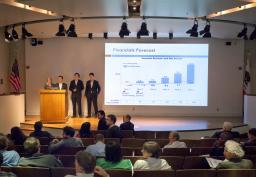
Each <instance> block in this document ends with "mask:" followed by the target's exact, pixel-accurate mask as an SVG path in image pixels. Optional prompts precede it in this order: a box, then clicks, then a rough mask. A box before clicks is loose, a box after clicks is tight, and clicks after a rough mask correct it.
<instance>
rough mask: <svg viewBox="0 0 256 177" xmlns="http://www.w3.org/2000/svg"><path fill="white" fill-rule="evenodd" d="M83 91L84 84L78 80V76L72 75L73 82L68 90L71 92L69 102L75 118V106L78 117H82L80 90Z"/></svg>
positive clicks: (76, 74)
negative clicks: (70, 101)
mask: <svg viewBox="0 0 256 177" xmlns="http://www.w3.org/2000/svg"><path fill="white" fill-rule="evenodd" d="M83 89H84V83H83V81H81V80H80V74H79V73H75V74H74V80H72V81H71V82H70V85H69V90H70V91H71V93H72V94H71V100H72V105H73V117H76V116H77V114H76V104H77V106H78V114H79V117H82V106H81V99H82V90H83Z"/></svg>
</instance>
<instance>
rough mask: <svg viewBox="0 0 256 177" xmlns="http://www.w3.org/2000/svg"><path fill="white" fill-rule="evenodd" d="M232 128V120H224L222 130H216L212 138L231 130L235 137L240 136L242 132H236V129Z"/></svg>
mask: <svg viewBox="0 0 256 177" xmlns="http://www.w3.org/2000/svg"><path fill="white" fill-rule="evenodd" d="M232 128H233V124H232V123H231V122H224V123H223V128H222V131H219V132H215V133H214V135H213V136H212V138H219V137H220V134H221V133H223V132H230V133H231V134H232V136H233V139H234V138H239V137H240V133H239V132H236V131H232Z"/></svg>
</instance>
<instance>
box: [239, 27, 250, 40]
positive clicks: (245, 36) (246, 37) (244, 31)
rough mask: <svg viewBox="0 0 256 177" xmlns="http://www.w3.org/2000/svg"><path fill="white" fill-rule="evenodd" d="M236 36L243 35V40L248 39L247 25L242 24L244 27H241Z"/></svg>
mask: <svg viewBox="0 0 256 177" xmlns="http://www.w3.org/2000/svg"><path fill="white" fill-rule="evenodd" d="M237 37H239V38H242V37H243V38H244V39H245V40H247V39H248V36H247V26H246V24H244V28H243V29H242V31H241V32H239V33H238V34H237Z"/></svg>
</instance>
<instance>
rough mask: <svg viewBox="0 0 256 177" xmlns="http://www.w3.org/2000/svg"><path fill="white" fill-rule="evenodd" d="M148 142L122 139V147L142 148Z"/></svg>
mask: <svg viewBox="0 0 256 177" xmlns="http://www.w3.org/2000/svg"><path fill="white" fill-rule="evenodd" d="M145 141H146V140H145V139H137V138H124V139H122V143H121V146H122V147H142V145H143V144H144V142H145Z"/></svg>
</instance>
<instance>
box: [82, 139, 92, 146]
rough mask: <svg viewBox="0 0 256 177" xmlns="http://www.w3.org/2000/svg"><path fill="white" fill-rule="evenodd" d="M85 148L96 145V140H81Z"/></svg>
mask: <svg viewBox="0 0 256 177" xmlns="http://www.w3.org/2000/svg"><path fill="white" fill-rule="evenodd" d="M81 140H82V142H83V144H84V146H89V145H92V144H94V143H95V139H94V138H81Z"/></svg>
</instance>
